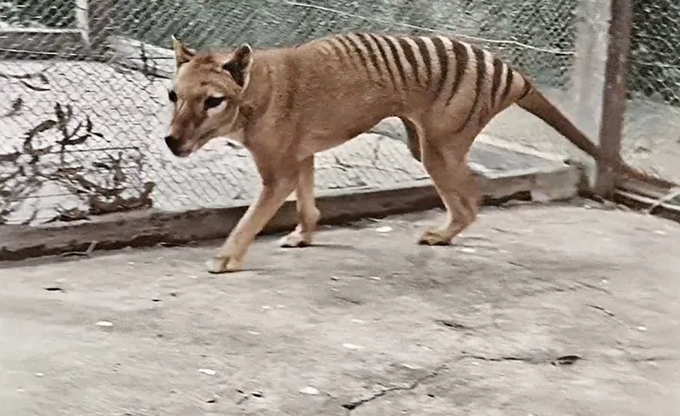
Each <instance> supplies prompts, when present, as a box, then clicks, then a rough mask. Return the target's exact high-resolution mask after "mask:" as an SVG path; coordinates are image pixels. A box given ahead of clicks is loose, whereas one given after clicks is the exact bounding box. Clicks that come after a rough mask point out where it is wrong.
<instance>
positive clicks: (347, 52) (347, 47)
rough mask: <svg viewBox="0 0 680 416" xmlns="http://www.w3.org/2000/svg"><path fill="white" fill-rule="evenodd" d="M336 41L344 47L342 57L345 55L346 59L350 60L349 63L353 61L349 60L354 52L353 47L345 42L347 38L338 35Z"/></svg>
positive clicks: (347, 41)
mask: <svg viewBox="0 0 680 416" xmlns="http://www.w3.org/2000/svg"><path fill="white" fill-rule="evenodd" d="M336 39H337V40H338V41H340V43H341V44H342V46H344V47H345V50H344V55H345V56H346V57H347V58H350V61H353V59H351V58H352V51H353V50H354V46H353V45H352V44H351V43H350V42H349V40H347V38H346V37H345V36H343V35H338V36H337V37H336Z"/></svg>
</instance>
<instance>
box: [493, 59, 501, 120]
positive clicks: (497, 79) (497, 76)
mask: <svg viewBox="0 0 680 416" xmlns="http://www.w3.org/2000/svg"><path fill="white" fill-rule="evenodd" d="M503 65H504V64H503V62H502V61H501V60H500V59H498V58H495V57H494V58H493V82H492V83H491V107H492V108H496V96H497V95H498V88H499V87H500V86H501V77H502V76H503Z"/></svg>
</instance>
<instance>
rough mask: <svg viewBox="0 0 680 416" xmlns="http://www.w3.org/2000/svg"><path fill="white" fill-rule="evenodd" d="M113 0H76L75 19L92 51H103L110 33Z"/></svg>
mask: <svg viewBox="0 0 680 416" xmlns="http://www.w3.org/2000/svg"><path fill="white" fill-rule="evenodd" d="M114 2H115V0H76V16H77V18H76V20H77V22H78V26H79V29H80V31H81V33H82V36H83V39H84V41H85V43H86V44H87V46H88V49H89V50H90V52H92V53H100V52H103V50H104V48H105V46H106V40H107V38H108V37H109V35H110V34H111V29H112V26H113V25H112V23H113V7H114Z"/></svg>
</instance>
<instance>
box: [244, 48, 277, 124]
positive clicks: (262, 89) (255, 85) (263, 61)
mask: <svg viewBox="0 0 680 416" xmlns="http://www.w3.org/2000/svg"><path fill="white" fill-rule="evenodd" d="M270 78H271V67H270V65H269V62H268V59H267V56H265V55H264V54H260V53H257V52H256V53H255V55H254V56H253V64H252V66H251V68H250V80H249V82H248V85H247V86H246V89H245V91H244V92H243V97H242V99H241V103H242V104H241V113H242V115H243V117H244V118H246V119H250V118H251V117H257V116H258V115H260V114H262V113H263V112H264V111H265V110H266V109H267V106H268V104H269V101H270V98H271V80H270Z"/></svg>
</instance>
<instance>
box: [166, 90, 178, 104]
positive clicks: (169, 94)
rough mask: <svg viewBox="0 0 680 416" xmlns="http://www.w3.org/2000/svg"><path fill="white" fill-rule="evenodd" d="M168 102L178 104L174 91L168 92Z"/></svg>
mask: <svg viewBox="0 0 680 416" xmlns="http://www.w3.org/2000/svg"><path fill="white" fill-rule="evenodd" d="M168 100H170V101H172V102H173V103H176V102H177V93H176V92H175V91H173V90H169V91H168Z"/></svg>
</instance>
